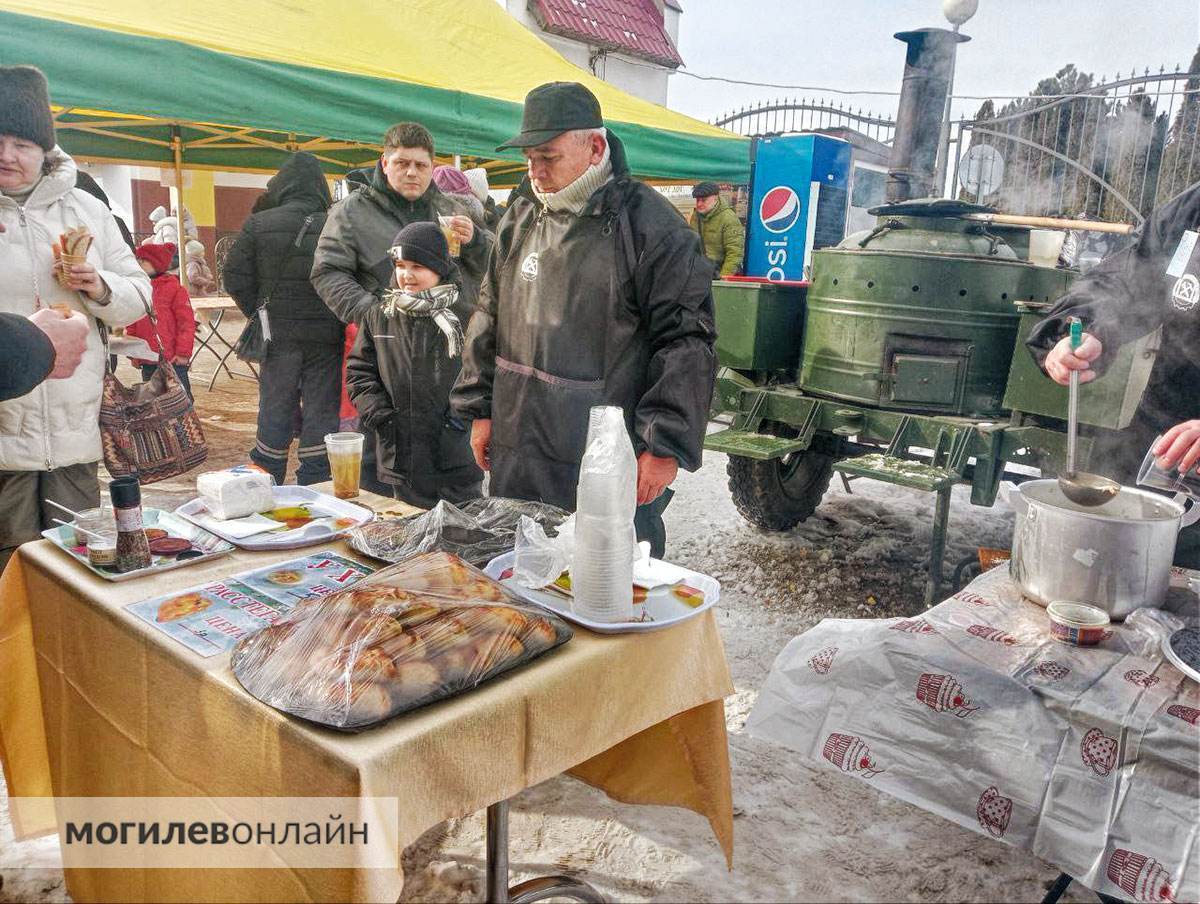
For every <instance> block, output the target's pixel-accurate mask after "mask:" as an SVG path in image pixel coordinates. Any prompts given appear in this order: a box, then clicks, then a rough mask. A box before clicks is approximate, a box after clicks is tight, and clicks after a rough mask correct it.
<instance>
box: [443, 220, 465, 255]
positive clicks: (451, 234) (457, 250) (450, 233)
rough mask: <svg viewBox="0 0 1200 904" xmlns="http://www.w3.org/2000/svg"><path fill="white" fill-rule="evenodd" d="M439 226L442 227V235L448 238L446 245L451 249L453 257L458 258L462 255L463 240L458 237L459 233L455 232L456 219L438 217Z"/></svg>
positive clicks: (450, 252)
mask: <svg viewBox="0 0 1200 904" xmlns="http://www.w3.org/2000/svg"><path fill="white" fill-rule="evenodd" d="M438 225H439V226H440V227H442V235H444V236H445V237H446V245H447V246H448V247H449V254H450V256H451V257H458V256H459V255H460V254H461V253H462V240H461V239H460V238H459V237H458V233H457V232H455V231H454V217H447V216H441V215H439V216H438Z"/></svg>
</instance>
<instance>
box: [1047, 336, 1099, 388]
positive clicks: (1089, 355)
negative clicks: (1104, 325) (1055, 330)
mask: <svg viewBox="0 0 1200 904" xmlns="http://www.w3.org/2000/svg"><path fill="white" fill-rule="evenodd" d="M1103 351H1104V346H1103V345H1101V344H1100V340H1099V339H1097V338H1096V337H1095V336H1093V335H1092V334H1091V333H1084V334H1083V342H1082V343H1081V344H1080V346H1079V348H1077V349H1074V350H1072V348H1071V337H1070V336H1063V337H1062V339H1060V340H1059V341H1058V344H1057V345H1055V346H1054V348H1052V349H1051V350H1050V354H1048V355H1047V356H1046V373H1047V374H1049V376H1050V379H1051V380H1053V381H1054V382H1055V383H1057V384H1058V385H1059V386H1066V385H1068V384H1069V383H1070V382H1071V371H1073V370H1077V371H1079V382H1080V383H1090V382H1092V380H1094V379H1096V372H1095V371H1094V370H1092V363H1093V362H1094V361H1095V360H1096V359H1097V358H1099V357H1100V353H1101V352H1103Z"/></svg>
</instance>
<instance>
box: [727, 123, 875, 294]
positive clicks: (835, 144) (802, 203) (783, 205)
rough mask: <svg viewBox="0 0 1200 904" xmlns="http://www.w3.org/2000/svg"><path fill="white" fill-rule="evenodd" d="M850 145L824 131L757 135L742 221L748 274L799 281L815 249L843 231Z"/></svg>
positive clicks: (831, 242)
mask: <svg viewBox="0 0 1200 904" xmlns="http://www.w3.org/2000/svg"><path fill="white" fill-rule="evenodd" d="M850 154H851V147H850V144H849V143H848V142H846V141H842V140H841V139H840V138H830V137H828V136H825V135H784V136H780V137H775V138H760V139H758V140H757V141H756V142H755V146H754V170H753V174H752V176H751V181H750V206H749V209H748V211H747V223H746V262H745V264H744V266H743V270H744V272H745V274H746V275H747V276H758V277H764V278H766V279H769V280H772V281H776V282H779V281H783V280H798V279H804V274H805V269H806V267H807V266H808V265H809V264H810V263H811V262H812V251H813V249H814V248H824V247H826V246H828V245H836V244H837V243H838V242H840V241H841V240H842V237H843V236H844V235H845V230H846V210H847V204H848V203H849V195H848V192H849V187H850Z"/></svg>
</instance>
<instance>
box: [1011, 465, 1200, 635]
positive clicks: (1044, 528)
mask: <svg viewBox="0 0 1200 904" xmlns="http://www.w3.org/2000/svg"><path fill="white" fill-rule="evenodd" d="M1010 501H1011V502H1012V503H1013V507H1014V508H1015V509H1016V512H1017V523H1016V528H1015V530H1014V531H1013V547H1012V576H1013V580H1014V581H1016V584H1017V586H1018V587H1020V588H1021V592H1022V593H1024V594H1025V595H1026V596H1027V597H1029V598H1030V599H1032V600H1033V601H1034V602H1037V603H1040V604H1041V605H1043V606H1046V605H1049V604H1050V603H1052V602H1054V601H1055V600H1071V601H1075V602H1081V603H1091V604H1092V605H1093V606H1099V607H1100V608H1101V609H1103V610H1104V611H1105V612H1107V613H1108V614H1109V615H1110V616H1111V617H1112V618H1114V619H1120V618H1124V617H1125V616H1126V615H1128V614H1129V613H1130V612H1132V611H1133V610H1134V609H1138V608H1140V607H1142V606H1156V607H1157V606H1161V605H1162V604H1163V601H1164V600H1165V599H1166V596H1167V588H1168V585H1169V583H1170V577H1171V574H1170V572H1171V560H1172V559H1173V558H1174V556H1175V539H1176V537H1177V535H1178V534H1179V529H1180V527H1181V526H1185V525H1187V524H1191V523H1192V522H1194V521H1196V520H1197V519H1198V518H1200V507H1193V509H1192V511H1190V512H1187V511H1186V510H1185V508H1184V506H1183V504H1182V503H1180V502H1177V501H1175V500H1173V499H1169V498H1167V497H1165V496H1160V495H1158V494H1157V493H1151V492H1148V491H1146V490H1136V489H1131V488H1129V487H1122V488H1121V492H1120V493H1118V494H1117V496H1116V497H1115V498H1113V499H1112V500H1110V501H1109V502H1106V503H1105V504H1104V505H1099V506H1096V507H1094V508H1085V507H1084V506H1081V505H1076V504H1075V503H1073V502H1071V501H1070V500H1069V499H1067V497H1066V496H1064V495H1063V493H1062V490H1060V489H1059V488H1058V481H1056V480H1031V481H1029V482H1028V483H1023V484H1021V486H1020V488H1019V493H1014V494H1012V496H1011V498H1010ZM1185 512H1186V516H1187V517H1186V518H1185Z"/></svg>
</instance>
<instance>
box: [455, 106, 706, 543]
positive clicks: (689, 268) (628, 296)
mask: <svg viewBox="0 0 1200 904" xmlns="http://www.w3.org/2000/svg"><path fill="white" fill-rule="evenodd" d="M506 146H512V147H520V148H522V149H523V150H524V152H525V155H526V157H527V158H528V160H529V175H528V176H527V177H526V179H525V180H524V181H523V182H522V183H521V186H520V187H519V188H518V189H517V190H516V192H515V194H514V196H513V200H511V201H510V203H509V205H508V211H507V212H506V213H505V215H504V218H503V219H502V220H501V221H500V230H499V234H498V235H497V239H496V250H495V253H494V254H493V255H492V259H491V264H490V266H489V269H488V274H487V277H486V279H485V281H484V285H483V291H482V293H481V295H480V304H479V308H480V309H479V311H478V312H477V313H476V314H475V315H474V317H472V319H471V323H470V326H469V328H468V330H467V350H466V353H465V354H464V358H463V369H462V375H461V376H460V377H459V381H458V384H457V385H456V386H455V388H454V392H453V393H452V394H451V406H452V408H453V410H454V412H455V413H456V414H457V415H458V416H459V417H461V418H464V419H467V420H471V421H473V424H472V438H471V445H472V447H473V450H474V452H475V456H476V462H477V463H478V464H479V465H480V467H481V468H484V469H485V470H487V469H489V468H490V470H491V490H490V491H491V493H492V494H493V495H497V496H509V497H516V498H520V499H531V500H539V501H542V502H549V503H552V504H554V505H558V506H561V507H563V508H566V509H574V508H575V490H576V484H577V483H578V480H579V465H580V459H581V458H582V455H583V449H584V445H585V441H586V438H587V426H588V412H589V410H590V409H591V408H592V406H594V405H616V406H619V407H621V408H622V409H624V411H625V418H626V422H627V424H628V427H629V433H630V436H631V438H632V440H633V445H634V451H635V452H636V453H637V456H638V504H639V506H640V507H639V510H638V517H637V520H636V525H637V528H638V536H639V538H641V539H647V540H649V541H650V543H651V547H652V551H653V552H654V554H655V555H657V556H661V555H662V554H663V549H664V546H665V542H666V529H665V527H664V526H663V523H662V511H663V509H664V508H665V507H666V504H667V502H668V501H669V499H670V495H671V493H670V490H669V487H670V484H671V483H672V482H673V481H674V480H675V477H676V475H677V473H678V469H679V468H680V467H683V468H686V469H688V470H696V469H697V468H699V467H700V458H701V450H702V447H703V442H704V432H705V427H706V425H707V423H708V409H709V403H710V401H711V399H712V390H713V382H714V380H715V377H716V356H715V354H714V351H713V345H714V343H715V340H716V330H715V328H714V323H713V300H712V285H711V283H712V278H713V267H712V264H711V263H710V262H709V261H708V260H706V259H705V257H704V255H703V254H701V252H700V241H699V238H698V237H697V235H696V233H695V232H694V231H693V230H691V229H689V228H688V226H687V223H686V222H684V220H683V218H682V217H681V216H680V215H679V214H678V213H677V212H676V210H675V208H674V207H672V206H671V204H670V203H669V202H668V201H667V200H666V199H664V198H663V197H662V196H661V195H660V194H658V192H656V191H654V190H653V189H652V188H650V187H649V186H647V185H644V184H643V183H641V182H638V181H636V180H635V179H633V178H632V177H631V175H630V172H629V165H628V163H627V162H626V159H625V150H624V147H623V146H622V144H621V142H620V140H619V139H618V138H617V137H616V136H615V135H613V134H612V133H611V132H606V130H605V129H604V127H603V120H602V119H601V114H600V104H599V102H598V101H597V100H596V98H595V96H594V95H593V94H592V93H591V92H590V91H588V90H587V89H586V88H585V87H584V86H583V85H580V84H577V83H573V82H570V83H568V82H555V83H551V84H548V85H542V86H541V87H539V88H535V89H534V90H533V91H532V92H530V94H529V96H528V97H526V99H525V112H524V119H523V122H522V132H521V134H520V135H518V136H516V137H515V138H513V139H512V140H511V141H509V142H508V145H506Z"/></svg>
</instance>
